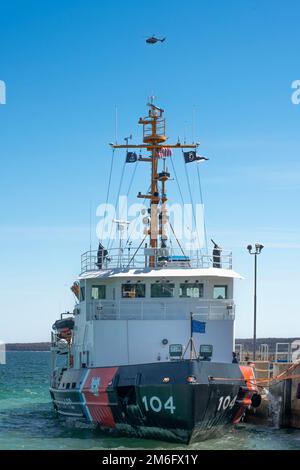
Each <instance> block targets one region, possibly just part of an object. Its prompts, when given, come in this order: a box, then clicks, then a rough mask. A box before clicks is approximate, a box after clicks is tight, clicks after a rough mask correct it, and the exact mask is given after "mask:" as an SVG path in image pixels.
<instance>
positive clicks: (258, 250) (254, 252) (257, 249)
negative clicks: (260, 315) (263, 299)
mask: <svg viewBox="0 0 300 470" xmlns="http://www.w3.org/2000/svg"><path fill="white" fill-rule="evenodd" d="M263 247H264V246H263V245H261V244H260V243H255V250H252V245H248V246H247V250H248V251H249V254H250V255H254V329H253V361H255V355H256V354H255V353H256V290H257V255H260V253H261V250H262V249H263Z"/></svg>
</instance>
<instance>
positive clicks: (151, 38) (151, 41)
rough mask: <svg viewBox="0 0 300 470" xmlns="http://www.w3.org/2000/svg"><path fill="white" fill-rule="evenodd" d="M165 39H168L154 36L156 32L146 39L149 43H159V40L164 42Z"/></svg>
mask: <svg viewBox="0 0 300 470" xmlns="http://www.w3.org/2000/svg"><path fill="white" fill-rule="evenodd" d="M165 40H166V38H157V37H156V36H154V34H153V36H151V37H150V38H147V39H146V42H147V43H148V44H155V43H157V42H164V41H165Z"/></svg>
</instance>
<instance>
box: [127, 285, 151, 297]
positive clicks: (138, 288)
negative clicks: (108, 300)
mask: <svg viewBox="0 0 300 470" xmlns="http://www.w3.org/2000/svg"><path fill="white" fill-rule="evenodd" d="M145 292H146V286H145V284H140V283H138V284H122V297H123V298H129V299H136V298H141V297H145Z"/></svg>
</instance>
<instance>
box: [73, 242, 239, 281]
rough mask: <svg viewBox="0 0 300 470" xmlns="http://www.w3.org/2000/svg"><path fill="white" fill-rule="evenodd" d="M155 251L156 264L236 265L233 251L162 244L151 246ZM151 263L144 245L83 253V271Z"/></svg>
mask: <svg viewBox="0 0 300 470" xmlns="http://www.w3.org/2000/svg"><path fill="white" fill-rule="evenodd" d="M150 250H152V251H151V254H153V255H154V260H155V264H154V267H155V268H174V269H175V268H210V267H215V268H223V269H232V253H231V252H230V251H225V250H222V252H221V254H220V255H218V256H215V255H213V254H211V255H208V254H202V253H201V252H200V251H196V250H194V251H190V252H186V256H182V252H181V251H180V250H178V249H174V248H173V249H172V250H170V251H169V252H167V255H165V253H164V252H163V250H161V249H159V248H156V249H154V248H151V249H150ZM147 267H149V248H148V249H143V248H141V247H132V246H131V247H130V248H121V249H120V248H113V249H111V250H109V252H108V253H107V252H105V251H104V252H103V251H102V253H101V252H100V253H99V251H97V250H89V251H86V252H85V253H83V254H82V255H81V274H83V273H86V272H89V271H98V270H107V269H113V268H119V269H125V268H127V269H131V268H140V269H142V268H147Z"/></svg>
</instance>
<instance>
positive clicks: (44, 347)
mask: <svg viewBox="0 0 300 470" xmlns="http://www.w3.org/2000/svg"><path fill="white" fill-rule="evenodd" d="M295 339H299V337H298V338H295V337H294V338H257V340H256V344H257V347H259V345H260V344H268V345H269V348H270V352H271V351H272V350H273V349H274V350H275V345H276V343H291V342H292V341H294V340H295ZM235 343H236V344H243V346H244V348H246V349H249V350H252V343H253V339H252V338H237V339H236V340H235ZM50 348H51V343H50V342H41V343H7V344H6V351H41V352H42V351H50Z"/></svg>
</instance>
